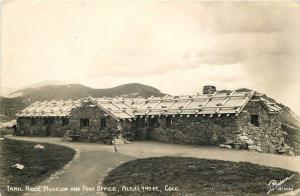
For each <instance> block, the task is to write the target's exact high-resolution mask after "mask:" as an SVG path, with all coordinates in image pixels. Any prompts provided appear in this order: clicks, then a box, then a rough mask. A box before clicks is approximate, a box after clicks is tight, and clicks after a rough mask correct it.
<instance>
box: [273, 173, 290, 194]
mask: <svg viewBox="0 0 300 196" xmlns="http://www.w3.org/2000/svg"><path fill="white" fill-rule="evenodd" d="M294 176H295V175H292V176H290V177H287V178H285V179H283V180H280V181H279V182H277V181H276V180H271V181H270V182H269V184H268V188H269V191H268V192H267V195H269V194H270V193H271V192H272V191H274V190H278V191H292V190H293V187H292V186H290V185H286V186H285V185H283V184H284V183H285V182H287V181H289V180H290V179H292V178H293V177H294Z"/></svg>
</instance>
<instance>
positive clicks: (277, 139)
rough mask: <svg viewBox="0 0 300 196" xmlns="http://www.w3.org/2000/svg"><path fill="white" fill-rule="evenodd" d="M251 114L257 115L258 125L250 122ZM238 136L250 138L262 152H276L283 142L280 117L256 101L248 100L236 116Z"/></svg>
mask: <svg viewBox="0 0 300 196" xmlns="http://www.w3.org/2000/svg"><path fill="white" fill-rule="evenodd" d="M251 115H258V122H259V126H255V125H254V124H252V123H251ZM237 124H238V127H239V129H240V131H241V133H240V135H239V136H241V135H242V136H244V137H248V138H250V139H251V140H252V141H253V143H254V145H256V146H258V147H259V148H261V150H262V151H264V152H276V149H278V148H280V146H282V143H283V142H284V139H283V135H282V129H281V121H280V117H279V116H278V115H277V114H270V113H268V112H267V110H266V109H265V108H264V106H263V105H262V104H261V103H260V102H258V101H250V102H249V103H248V104H247V105H246V107H245V108H244V110H243V111H242V112H241V113H240V114H239V116H238V117H237Z"/></svg>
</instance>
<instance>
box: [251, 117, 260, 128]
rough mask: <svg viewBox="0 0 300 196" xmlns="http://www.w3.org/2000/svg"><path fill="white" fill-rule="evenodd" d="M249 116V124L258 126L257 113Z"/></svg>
mask: <svg viewBox="0 0 300 196" xmlns="http://www.w3.org/2000/svg"><path fill="white" fill-rule="evenodd" d="M250 117H251V124H253V125H254V126H256V127H259V121H258V115H250Z"/></svg>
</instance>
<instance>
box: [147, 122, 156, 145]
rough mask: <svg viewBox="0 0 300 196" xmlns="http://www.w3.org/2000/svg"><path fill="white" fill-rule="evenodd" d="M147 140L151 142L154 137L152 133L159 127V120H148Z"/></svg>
mask: <svg viewBox="0 0 300 196" xmlns="http://www.w3.org/2000/svg"><path fill="white" fill-rule="evenodd" d="M146 122H147V124H146V140H151V139H152V137H151V135H152V132H153V130H154V128H156V127H157V126H158V118H157V117H154V118H147V119H146Z"/></svg>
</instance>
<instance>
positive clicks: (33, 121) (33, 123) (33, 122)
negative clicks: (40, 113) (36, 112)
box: [31, 118, 36, 126]
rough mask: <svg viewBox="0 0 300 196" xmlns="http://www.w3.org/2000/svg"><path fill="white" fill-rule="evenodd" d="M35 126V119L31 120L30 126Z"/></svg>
mask: <svg viewBox="0 0 300 196" xmlns="http://www.w3.org/2000/svg"><path fill="white" fill-rule="evenodd" d="M33 125H36V119H35V118H31V126H33Z"/></svg>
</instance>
